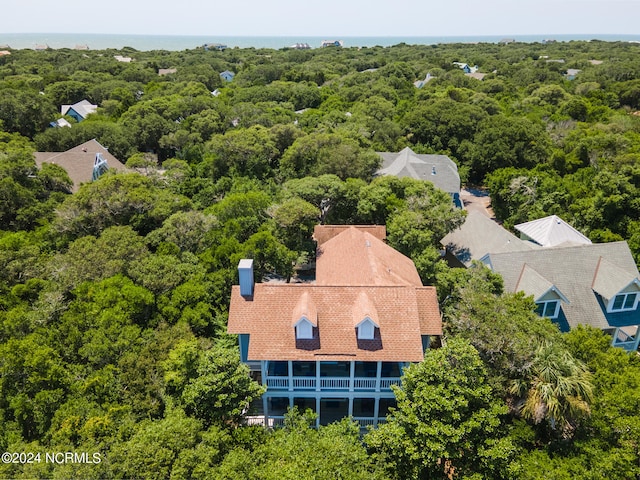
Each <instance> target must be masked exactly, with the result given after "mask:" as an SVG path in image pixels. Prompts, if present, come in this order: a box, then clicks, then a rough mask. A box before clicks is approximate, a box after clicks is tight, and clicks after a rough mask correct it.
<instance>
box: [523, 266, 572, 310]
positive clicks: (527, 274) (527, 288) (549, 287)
mask: <svg viewBox="0 0 640 480" xmlns="http://www.w3.org/2000/svg"><path fill="white" fill-rule="evenodd" d="M518 290H521V291H523V292H524V293H526V294H527V295H533V300H534V301H535V302H536V305H537V307H538V308H537V312H538V315H540V316H541V317H547V318H550V319H555V318H558V316H559V315H560V307H561V302H564V303H567V304H568V303H571V302H569V299H568V298H567V297H566V296H565V295H564V294H563V293H562V292H561V291H560V289H559V288H558V287H556V285H555V284H554V283H553V282H551V281H549V280H547V279H546V278H545V277H543V276H542V275H540V274H539V273H538V272H537V271H536V270H534V269H533V268H531V266H529V265H527V264H526V263H525V264H524V266H523V267H522V271H521V272H520V278H519V279H518V283H517V285H516V291H518Z"/></svg>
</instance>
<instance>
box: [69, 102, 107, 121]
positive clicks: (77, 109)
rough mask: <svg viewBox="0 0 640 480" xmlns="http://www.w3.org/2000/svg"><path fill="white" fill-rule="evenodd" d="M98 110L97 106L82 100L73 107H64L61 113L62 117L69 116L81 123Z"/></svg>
mask: <svg viewBox="0 0 640 480" xmlns="http://www.w3.org/2000/svg"><path fill="white" fill-rule="evenodd" d="M96 110H98V106H97V105H93V104H92V103H91V102H89V101H88V100H81V101H80V102H78V103H74V104H73V105H62V107H61V108H60V113H61V114H62V115H69V116H70V117H73V118H75V119H76V121H77V122H81V121H82V120H84V119H85V118H87V115H89V114H90V113H95V112H96Z"/></svg>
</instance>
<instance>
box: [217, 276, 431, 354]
mask: <svg viewBox="0 0 640 480" xmlns="http://www.w3.org/2000/svg"><path fill="white" fill-rule="evenodd" d="M362 292H364V293H365V294H366V296H367V297H368V298H369V300H370V302H371V303H372V304H373V306H374V307H375V310H376V312H377V318H376V321H377V323H378V325H379V327H380V328H379V329H378V332H377V334H376V337H375V338H374V340H358V338H357V332H356V328H355V326H354V323H353V306H354V305H355V304H356V303H357V300H358V297H359V295H360V294H361V293H362ZM303 294H306V295H308V296H309V298H310V300H311V301H313V304H314V305H315V306H316V307H317V313H318V316H317V325H318V328H317V330H316V332H317V337H316V338H314V339H312V340H296V337H295V329H294V327H293V326H292V325H291V314H292V312H293V311H294V309H295V308H296V306H297V305H298V302H299V300H300V298H301V296H302V295H303ZM436 318H437V321H436ZM228 330H229V333H235V334H241V333H244V334H249V335H250V337H249V352H248V359H249V360H298V361H303V360H306V361H312V360H326V359H332V360H357V361H389V362H419V361H421V360H422V359H423V350H422V339H421V334H422V335H429V334H430V335H439V334H440V333H441V325H440V318H439V311H438V303H437V301H436V296H435V289H434V288H433V287H421V288H415V287H413V286H405V285H396V286H375V285H372V286H326V285H314V284H269V283H262V284H256V285H255V292H254V295H253V297H249V298H243V297H242V296H241V295H240V288H239V286H237V285H236V286H234V287H233V289H232V293H231V306H230V309H229V326H228Z"/></svg>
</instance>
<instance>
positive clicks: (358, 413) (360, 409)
mask: <svg viewBox="0 0 640 480" xmlns="http://www.w3.org/2000/svg"><path fill="white" fill-rule="evenodd" d="M375 406H376V401H375V399H373V398H354V399H353V416H354V417H373V414H374V410H375Z"/></svg>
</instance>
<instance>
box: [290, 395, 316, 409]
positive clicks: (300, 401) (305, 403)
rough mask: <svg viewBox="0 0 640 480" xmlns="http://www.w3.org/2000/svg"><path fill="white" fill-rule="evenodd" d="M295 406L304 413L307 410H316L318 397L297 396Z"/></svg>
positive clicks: (294, 401)
mask: <svg viewBox="0 0 640 480" xmlns="http://www.w3.org/2000/svg"><path fill="white" fill-rule="evenodd" d="M293 406H294V407H298V410H299V411H300V413H304V412H305V411H307V410H311V411H313V412H314V413H315V411H316V399H315V397H295V398H294V399H293Z"/></svg>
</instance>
